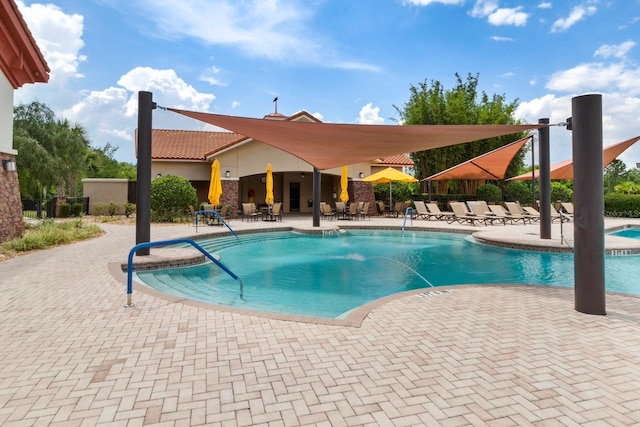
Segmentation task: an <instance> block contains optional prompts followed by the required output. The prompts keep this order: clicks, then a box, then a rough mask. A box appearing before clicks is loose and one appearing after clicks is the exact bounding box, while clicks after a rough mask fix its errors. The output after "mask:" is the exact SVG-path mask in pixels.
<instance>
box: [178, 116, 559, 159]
mask: <svg viewBox="0 0 640 427" xmlns="http://www.w3.org/2000/svg"><path fill="white" fill-rule="evenodd" d="M167 110H169V111H173V112H174V113H178V114H182V115H184V116H187V117H191V118H193V119H196V120H200V121H202V122H205V123H209V124H212V125H214V126H219V127H221V128H223V129H227V130H230V131H233V132H236V133H239V134H241V135H244V136H247V137H249V138H253V139H255V140H258V141H261V142H263V143H265V144H267V145H270V146H272V147H276V148H278V149H280V150H282V151H285V152H287V153H289V154H292V155H294V156H296V157H298V158H300V159H302V160H304V161H306V162H307V163H309V164H311V165H312V166H314V167H315V168H317V169H318V170H326V169H332V168H337V167H339V166H342V165H351V164H355V163H360V162H368V161H371V160H372V159H377V158H380V157H386V156H393V155H397V154H399V153H409V152H413V151H422V150H428V149H432V148H438V147H445V146H449V145H455V144H461V143H463V142H471V141H477V140H481V139H486V138H493V137H496V136H501V135H509V134H515V133H519V132H524V131H527V130H532V129H538V128H541V127H545V126H547V125H545V124H528V125H414V126H398V125H354V124H336V123H309V122H294V121H287V120H265V119H255V118H248V117H234V116H225V115H220V114H211V113H199V112H194V111H186V110H179V109H175V108H167Z"/></svg>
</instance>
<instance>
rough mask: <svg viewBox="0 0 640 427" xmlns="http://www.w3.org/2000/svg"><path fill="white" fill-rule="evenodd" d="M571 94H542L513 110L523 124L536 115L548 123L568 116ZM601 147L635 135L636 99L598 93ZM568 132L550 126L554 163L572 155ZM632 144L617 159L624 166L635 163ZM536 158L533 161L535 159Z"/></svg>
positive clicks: (639, 101) (636, 150)
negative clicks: (600, 111)
mask: <svg viewBox="0 0 640 427" xmlns="http://www.w3.org/2000/svg"><path fill="white" fill-rule="evenodd" d="M574 96H575V95H566V96H561V97H556V96H555V95H551V94H549V95H545V96H543V97H541V98H535V99H532V100H530V101H527V102H522V103H521V104H520V105H519V106H518V109H517V110H516V112H515V116H516V118H518V119H521V120H523V121H524V122H527V123H537V122H538V119H540V118H548V119H549V122H550V123H561V122H564V121H565V120H566V119H567V117H571V115H572V112H571V102H572V98H573V97H574ZM602 110H603V117H602V133H603V135H602V136H603V147H607V146H609V145H612V144H615V143H618V142H622V141H624V140H627V139H629V138H632V137H635V136H638V135H639V134H640V130H639V129H638V127H637V125H636V123H637V117H638V116H640V98H638V97H633V96H628V95H626V94H619V93H604V94H602ZM571 138H572V133H571V132H570V131H567V130H566V128H564V127H561V126H553V127H551V129H550V142H551V151H550V155H551V162H552V163H557V162H560V161H563V160H567V159H571V158H572V139H571ZM637 145H638V144H635V145H633V146H632V147H631V148H629V149H628V150H626V151H625V152H624V153H623V154H622V155H621V156H620V157H619V158H620V160H622V161H623V162H625V163H626V164H627V167H633V166H635V164H636V162H637V161H638V160H637V159H640V146H637ZM536 161H537V160H536Z"/></svg>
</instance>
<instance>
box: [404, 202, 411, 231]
mask: <svg viewBox="0 0 640 427" xmlns="http://www.w3.org/2000/svg"><path fill="white" fill-rule="evenodd" d="M407 216H409V218H410V219H411V225H413V208H412V207H411V206H409V207H408V208H407V210H406V211H405V213H404V221H403V222H402V231H404V226H405V225H406V224H407Z"/></svg>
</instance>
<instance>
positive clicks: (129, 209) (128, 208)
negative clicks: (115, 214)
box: [124, 203, 136, 218]
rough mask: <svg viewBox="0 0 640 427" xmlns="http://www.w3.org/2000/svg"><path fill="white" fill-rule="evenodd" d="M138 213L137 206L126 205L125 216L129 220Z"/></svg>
mask: <svg viewBox="0 0 640 427" xmlns="http://www.w3.org/2000/svg"><path fill="white" fill-rule="evenodd" d="M134 213H136V205H135V203H127V204H126V205H124V216H126V217H127V218H129V217H130V216H131V214H134Z"/></svg>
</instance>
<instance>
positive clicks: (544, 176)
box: [534, 119, 551, 239]
mask: <svg viewBox="0 0 640 427" xmlns="http://www.w3.org/2000/svg"><path fill="white" fill-rule="evenodd" d="M538 123H540V124H548V123H549V119H539V120H538ZM538 135H539V136H540V139H539V140H538V144H539V146H538V148H539V151H540V154H539V155H538V156H539V158H540V175H539V176H540V206H538V210H539V211H540V238H541V239H551V154H550V150H549V127H548V126H543V127H541V128H539V129H538ZM534 203H535V200H534Z"/></svg>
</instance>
